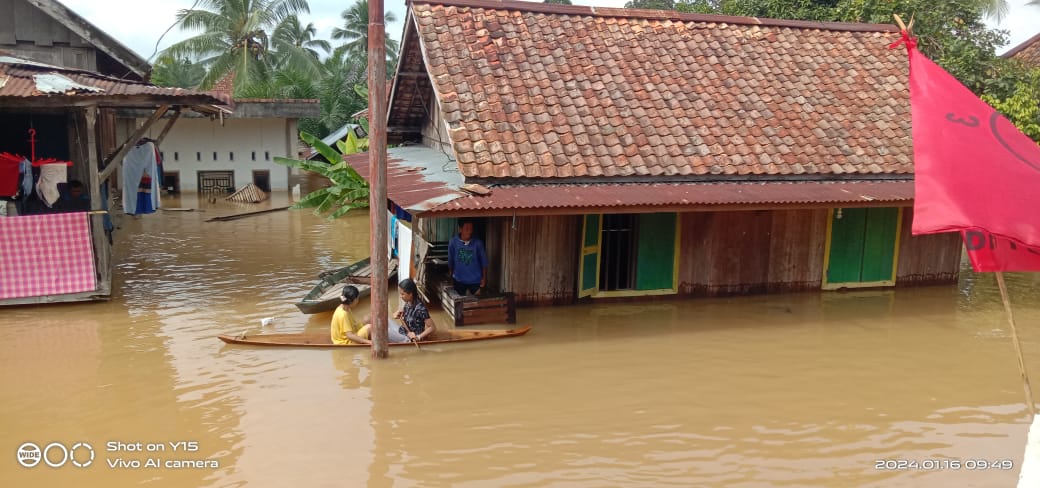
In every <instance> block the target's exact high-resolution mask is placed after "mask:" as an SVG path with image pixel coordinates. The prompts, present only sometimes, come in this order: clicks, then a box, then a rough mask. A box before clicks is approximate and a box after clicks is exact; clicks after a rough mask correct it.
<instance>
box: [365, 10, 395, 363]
mask: <svg viewBox="0 0 1040 488" xmlns="http://www.w3.org/2000/svg"><path fill="white" fill-rule="evenodd" d="M385 40H386V26H385V25H383V0H369V2H368V114H369V117H370V120H369V127H370V128H371V131H370V133H369V139H368V165H369V178H368V180H369V185H370V187H369V204H368V211H369V222H370V223H369V225H370V228H371V235H372V237H371V252H372V356H373V357H375V358H385V357H387V356H389V353H390V351H389V349H390V348H389V347H387V342H388V337H387V330H386V329H387V322H388V317H387V307H388V303H387V301H388V300H387V296H388V293H387V279H388V277H387V261H388V257H387V219H386V202H387V200H386V41H385Z"/></svg>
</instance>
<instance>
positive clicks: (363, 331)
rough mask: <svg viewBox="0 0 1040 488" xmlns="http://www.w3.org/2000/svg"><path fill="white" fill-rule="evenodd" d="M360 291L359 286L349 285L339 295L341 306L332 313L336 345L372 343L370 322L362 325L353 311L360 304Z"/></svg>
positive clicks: (333, 336) (333, 339)
mask: <svg viewBox="0 0 1040 488" xmlns="http://www.w3.org/2000/svg"><path fill="white" fill-rule="evenodd" d="M360 294H361V293H360V292H358V289H357V287H355V286H353V285H347V286H344V287H343V292H342V293H341V294H340V296H339V301H340V306H338V307H336V311H335V312H333V314H332V327H331V334H332V343H333V344H336V345H346V344H371V343H372V341H370V340H369V329H370V328H371V327H370V326H369V325H368V324H364V325H362V324H361V322H358V321H357V319H355V318H354V314H353V313H351V311H352V309H353V308H354V307H356V306H357V304H358V295H360Z"/></svg>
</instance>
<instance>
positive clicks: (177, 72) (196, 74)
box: [150, 55, 206, 88]
mask: <svg viewBox="0 0 1040 488" xmlns="http://www.w3.org/2000/svg"><path fill="white" fill-rule="evenodd" d="M205 76H206V68H203V67H202V65H200V64H199V63H193V62H191V60H190V59H187V58H175V57H173V56H168V55H162V56H159V59H157V60H155V64H154V65H153V66H152V78H151V80H150V81H151V82H152V83H154V84H156V85H158V86H176V87H180V88H195V87H197V86H199V82H200V81H202V78H203V77H205Z"/></svg>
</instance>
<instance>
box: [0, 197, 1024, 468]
mask: <svg viewBox="0 0 1040 488" xmlns="http://www.w3.org/2000/svg"><path fill="white" fill-rule="evenodd" d="M285 201H286V196H285V195H276V197H275V199H274V201H273V202H267V203H264V204H261V206H260V207H257V206H248V205H233V204H229V203H224V202H219V203H215V204H211V203H208V202H206V201H204V200H203V201H198V200H197V199H196V198H195V197H194V196H190V197H189V196H186V197H184V198H183V200H169V201H167V202H165V204H166V205H167V206H169V207H185V208H196V209H197V210H196V211H194V212H170V211H165V212H161V213H159V214H156V215H149V216H144V217H142V218H140V219H136V220H135V219H131V218H124V219H122V220H121V222H120V223H119V225H120V226H121V229H120V230H119V231H118V234H117V240H118V251H117V263H118V268H117V272H116V291H115V294H116V296H117V298H115V299H114V300H113V301H111V302H108V303H94V304H74V305H59V306H49V307H22V308H8V309H0V378H2V379H3V382H2V387H0V413H2V415H0V432H2V433H3V436H2V439H3V446H0V451H3V452H7V453H8V454H7V455H6V456H8V458H7V459H8V460H7V461H5V464H3V468H0V486H88V487H91V486H98V487H102V486H104V487H109V486H137V485H147V486H363V485H367V486H463V487H465V486H473V487H483V486H576V487H584V486H740V487H758V486H835V487H838V486H841V487H844V486H876V487H881V486H884V487H888V486H904V487H922V486H924V487H940V486H978V487H985V486H1013V485H1014V483H1015V481H1016V480H1017V473H1018V468H1019V466H1020V463H1021V455H1022V448H1023V446H1024V443H1025V435H1026V432H1027V430H1028V423H1027V422H1028V415H1027V413H1026V410H1025V406H1024V403H1023V394H1022V388H1021V384H1020V382H1019V375H1018V371H1017V361H1016V359H1015V355H1014V349H1013V347H1012V345H1011V343H1010V341H1009V332H1008V330H1007V326H1006V319H1005V316H1004V315H1003V310H1002V308H1001V304H1000V299H999V294H998V293H997V290H996V286H995V284H994V281H993V277H992V276H990V275H978V276H976V275H973V274H971V273H966V274H965V276H964V277H963V278H962V281H961V283H960V285H959V286H957V287H935V288H920V289H898V290H883V291H861V292H850V293H805V294H795V295H775V296H764V297H746V298H727V299H696V300H672V301H655V302H651V303H643V304H609V305H606V304H595V303H593V304H590V305H582V306H574V307H562V308H542V309H523V310H521V311H520V312H519V314H518V315H519V319H520V322H521V323H522V324H526V325H532V326H534V327H535V329H534V331H533V332H532V333H530V334H529V335H528V336H526V337H523V338H519V339H509V340H502V341H491V342H486V343H477V344H460V345H440V346H424V347H423V348H422V350H415V349H412V348H397V349H394V350H393V352H392V357H391V359H390V360H388V361H374V360H372V359H370V357H369V354H368V351H367V350H364V349H362V350H293V349H264V348H250V347H241V346H227V345H224V344H223V343H221V342H219V341H218V340H216V339H215V337H214V336H215V335H216V334H219V333H228V332H232V333H235V332H241V331H244V330H245V331H259V330H261V326H260V319H261V318H264V317H274V319H275V320H274V326H273V328H269V329H270V330H276V331H280V332H294V331H324V330H326V329H327V327H328V321H329V318H330V314H328V313H325V314H319V315H316V316H305V315H302V314H300V313H299V312H298V311H297V310H296V309H295V307H294V306H293V305H292V303H293V302H294V301H295V300H297V299H298V298H299V297H301V296H302V295H303V294H304V293H306V291H307V290H308V289H309V287H310V286H312V284H313V282H314V279H315V276H316V275H317V273H318V272H320V271H322V270H325V269H329V268H331V267H335V266H338V265H342V264H344V263H346V262H349V261H352V260H354V259H357V258H360V257H364V256H366V255H367V254H368V252H367V240H368V233H369V227H368V222H367V219H366V218H365V217H364V216H363V215H362V216H352V217H348V218H346V219H341V220H339V221H336V222H327V221H325V220H322V219H320V218H318V217H315V216H313V215H311V214H309V213H307V212H296V211H293V212H288V211H282V212H274V213H269V214H264V215H258V216H254V217H249V218H245V219H240V220H234V221H228V222H204V221H205V220H206V219H208V218H211V217H214V216H217V215H226V214H231V213H237V212H246V211H251V210H255V209H256V208H265V207H266V206H281V205H284V204H285ZM1008 279H1009V286H1010V288H1011V292H1012V302H1013V303H1014V305H1015V312H1016V319H1017V320H1018V322H1019V329H1020V330H1019V332H1020V335H1021V337H1022V340H1023V347H1024V350H1025V355H1026V362H1027V366H1029V367H1030V370H1031V374H1032V375H1033V376H1034V378H1036V377H1038V376H1037V373H1038V371H1040V369H1038V368H1040V347H1038V345H1037V338H1038V334H1037V323H1038V321H1040V307H1037V304H1036V300H1035V297H1036V294H1037V292H1038V291H1040V281H1038V280H1037V278H1036V276H1035V275H1009V276H1008ZM392 300H396V299H395V298H392ZM365 312H366V310H365V307H362V311H361V313H365ZM434 318H435V319H436V320H438V321H439V323H440V324H442V326H443V324H446V321H445V320H444V315H443V314H441V313H439V312H437V313H435V314H434ZM1034 381H1036V380H1034ZM29 441H32V442H36V443H39V444H41V446H42V445H44V444H46V443H50V442H62V443H66V444H67V445H72V444H74V443H76V442H81V441H82V442H89V443H91V444H92V445H93V446H94V447H95V449H96V451H97V452H96V454H97V458H96V461H95V463H94V464H93V465H92V466H89V467H87V468H75V467H72V466H65V467H62V468H49V467H46V466H45V465H43V464H41V465H39V466H37V467H35V468H23V467H21V466H19V465H18V464H17V462H16V461H15V459H14V458H13V457H14V452H15V450H16V449H17V448H18V446H19V445H21V444H22V443H23V442H29ZM109 441H120V442H125V443H136V442H142V443H145V444H147V443H165V442H176V441H194V442H197V443H198V450H197V451H195V452H188V453H184V452H171V451H170V450H169V449H167V450H166V451H165V452H162V453H136V452H108V451H106V450H105V446H106V443H107V442H109ZM81 455H82V453H81ZM155 457H158V458H161V459H163V460H170V459H174V460H180V459H213V460H217V461H218V462H219V468H217V469H208V468H202V469H167V468H143V467H142V468H140V469H129V468H112V467H110V466H109V463H110V462H112V461H113V460H114V459H123V460H133V459H138V460H142V462H143V461H144V460H146V459H148V458H155ZM938 458H952V459H957V460H967V459H986V460H991V461H992V460H1001V459H1011V460H1013V461H1014V464H1015V469H1014V470H1000V469H986V470H967V469H964V468H961V469H957V470H954V469H943V470H938V469H937V470H930V471H929V470H922V469H916V470H913V469H908V470H899V471H892V470H876V469H875V463H876V461H877V460H883V459H910V460H919V461H920V460H926V459H928V460H931V459H938Z"/></svg>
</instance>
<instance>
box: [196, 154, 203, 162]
mask: <svg viewBox="0 0 1040 488" xmlns="http://www.w3.org/2000/svg"><path fill="white" fill-rule="evenodd" d="M195 160H196V161H202V153H201V152H196V153H195Z"/></svg>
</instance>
